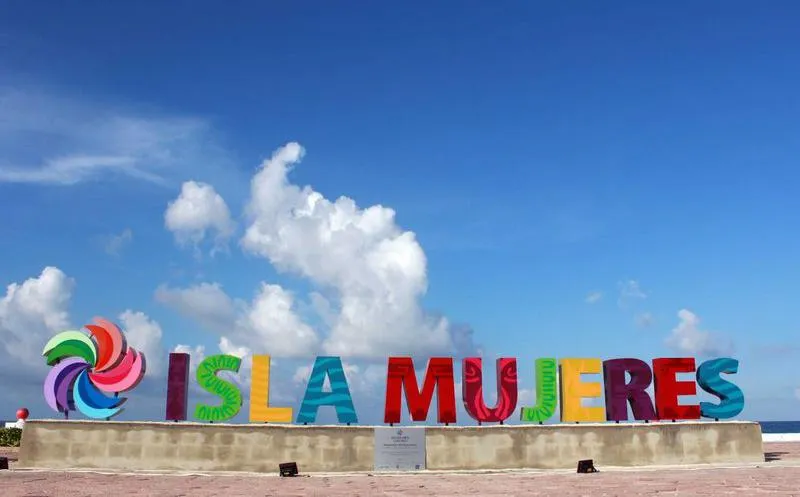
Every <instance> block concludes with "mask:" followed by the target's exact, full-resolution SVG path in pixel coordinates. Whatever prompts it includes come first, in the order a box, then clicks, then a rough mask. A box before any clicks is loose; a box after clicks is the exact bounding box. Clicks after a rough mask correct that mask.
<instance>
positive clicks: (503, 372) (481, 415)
mask: <svg viewBox="0 0 800 497" xmlns="http://www.w3.org/2000/svg"><path fill="white" fill-rule="evenodd" d="M481 362H482V361H481V358H480V357H469V358H466V359H464V362H463V375H464V378H463V381H462V384H461V385H462V396H463V397H464V407H465V408H466V410H467V414H469V415H470V416H471V417H472V419H475V420H476V421H480V422H483V423H496V422H501V423H502V422H503V421H505V420H506V419H508V418H509V417H511V415H512V414H513V413H514V409H516V407H517V360H516V359H514V358H500V359H497V363H496V368H497V403H496V404H495V406H494V407H492V408H489V407H486V403H485V402H484V400H483V371H482V368H481Z"/></svg>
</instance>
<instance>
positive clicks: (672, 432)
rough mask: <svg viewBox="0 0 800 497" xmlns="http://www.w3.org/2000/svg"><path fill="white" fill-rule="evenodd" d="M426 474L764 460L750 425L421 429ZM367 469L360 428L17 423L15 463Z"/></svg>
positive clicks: (369, 438) (368, 434)
mask: <svg viewBox="0 0 800 497" xmlns="http://www.w3.org/2000/svg"><path fill="white" fill-rule="evenodd" d="M426 431H427V434H426V439H427V440H426V444H427V465H428V467H427V469H429V470H443V469H461V470H465V469H467V470H469V469H512V468H574V467H575V466H576V464H577V461H578V460H580V459H594V460H595V465H596V466H598V467H602V466H647V465H667V464H703V463H732V462H763V461H764V452H763V447H762V441H761V427H760V425H758V424H757V423H749V422H716V423H715V422H684V423H651V424H639V423H636V424H618V425H617V424H581V425H567V424H559V425H549V426H548V425H545V426H539V425H512V426H483V427H459V426H454V427H435V426H434V427H428V428H427V430H426ZM287 461H296V462H297V463H298V466H299V467H300V471H301V472H304V473H305V472H322V471H325V472H327V471H372V470H373V462H374V445H373V430H372V427H369V426H352V427H351V426H298V425H274V424H260V425H259V424H240V425H226V424H199V423H125V422H114V421H45V420H40V421H39V420H35V421H29V422H28V423H26V425H25V428H24V430H23V435H22V447H21V449H20V454H19V463H18V467H20V468H24V467H28V468H91V469H116V470H126V471H136V470H182V471H257V472H271V473H275V472H277V468H278V464H279V463H281V462H287Z"/></svg>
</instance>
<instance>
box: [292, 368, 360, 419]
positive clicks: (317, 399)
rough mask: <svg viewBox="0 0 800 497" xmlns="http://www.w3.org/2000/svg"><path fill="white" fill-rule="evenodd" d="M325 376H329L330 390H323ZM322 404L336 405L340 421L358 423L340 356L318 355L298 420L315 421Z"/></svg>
mask: <svg viewBox="0 0 800 497" xmlns="http://www.w3.org/2000/svg"><path fill="white" fill-rule="evenodd" d="M325 376H328V379H329V380H330V383H331V391H330V392H323V391H322V385H323V384H324V383H325ZM320 406H333V407H335V408H336V417H337V418H338V419H339V422H340V423H347V424H350V423H358V417H356V408H355V406H353V398H352V397H351V396H350V388H349V387H348V386H347V378H346V377H345V375H344V368H343V367H342V360H341V359H339V358H338V357H317V360H316V361H315V362H314V367H313V368H312V369H311V376H310V377H309V379H308V386H307V387H306V395H305V397H304V398H303V403H302V404H300V412H298V413H297V422H298V423H313V422H314V421H315V420H316V419H317V411H318V410H319V408H320Z"/></svg>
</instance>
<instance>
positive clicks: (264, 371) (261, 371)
mask: <svg viewBox="0 0 800 497" xmlns="http://www.w3.org/2000/svg"><path fill="white" fill-rule="evenodd" d="M250 422H251V423H258V422H268V423H291V422H292V408H291V407H270V406H269V356H268V355H254V356H253V374H252V380H251V383H250Z"/></svg>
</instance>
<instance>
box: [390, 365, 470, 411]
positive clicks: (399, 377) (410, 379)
mask: <svg viewBox="0 0 800 497" xmlns="http://www.w3.org/2000/svg"><path fill="white" fill-rule="evenodd" d="M387 369H388V371H387V374H386V404H385V410H384V415H383V422H384V423H399V422H400V405H401V398H400V396H401V391H402V390H403V389H405V391H406V404H408V410H409V412H410V414H411V420H412V421H425V420H426V419H427V418H428V409H429V408H430V405H431V400H433V391H434V390H435V389H436V388H437V387H438V390H439V394H438V395H437V398H438V400H439V402H438V404H439V405H438V411H439V412H438V413H437V419H438V421H439V422H440V423H455V422H456V387H455V383H454V382H453V359H452V358H451V357H432V358H431V359H430V360H429V361H428V369H427V370H426V371H425V384H424V385H423V387H422V390H419V387H418V386H417V375H416V373H414V361H413V359H411V358H410V357H390V358H389V366H388V368H387Z"/></svg>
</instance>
